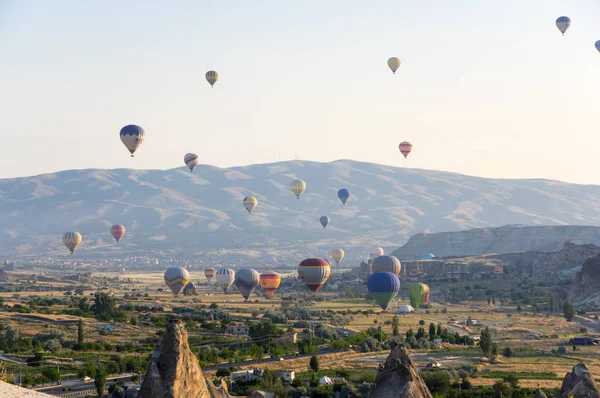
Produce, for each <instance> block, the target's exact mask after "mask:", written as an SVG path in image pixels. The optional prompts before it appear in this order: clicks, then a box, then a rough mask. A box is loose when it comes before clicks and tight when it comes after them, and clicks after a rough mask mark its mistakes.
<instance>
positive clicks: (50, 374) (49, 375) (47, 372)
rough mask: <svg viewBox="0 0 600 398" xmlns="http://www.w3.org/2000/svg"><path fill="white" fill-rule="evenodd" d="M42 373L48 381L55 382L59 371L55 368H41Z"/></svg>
mask: <svg viewBox="0 0 600 398" xmlns="http://www.w3.org/2000/svg"><path fill="white" fill-rule="evenodd" d="M42 374H43V375H44V377H46V379H48V381H49V382H50V383H56V382H57V381H59V380H60V372H59V371H58V369H56V368H45V369H44V370H42Z"/></svg>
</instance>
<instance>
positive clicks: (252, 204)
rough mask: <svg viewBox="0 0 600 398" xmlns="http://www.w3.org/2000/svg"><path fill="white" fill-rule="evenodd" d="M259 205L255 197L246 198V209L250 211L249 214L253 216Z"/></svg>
mask: <svg viewBox="0 0 600 398" xmlns="http://www.w3.org/2000/svg"><path fill="white" fill-rule="evenodd" d="M257 204H258V200H257V199H256V198H255V197H254V196H246V197H245V198H244V207H245V208H246V210H248V213H249V214H252V211H253V210H254V209H255V208H256V205H257Z"/></svg>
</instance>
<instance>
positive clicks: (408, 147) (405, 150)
mask: <svg viewBox="0 0 600 398" xmlns="http://www.w3.org/2000/svg"><path fill="white" fill-rule="evenodd" d="M398 148H399V149H400V152H401V153H402V154H403V155H404V159H406V157H407V156H408V154H409V153H410V151H412V144H411V143H410V142H408V141H402V142H401V143H400V145H398Z"/></svg>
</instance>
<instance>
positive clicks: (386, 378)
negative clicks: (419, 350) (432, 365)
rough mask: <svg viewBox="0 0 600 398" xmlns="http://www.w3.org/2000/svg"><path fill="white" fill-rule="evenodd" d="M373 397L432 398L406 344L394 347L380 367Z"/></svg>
mask: <svg viewBox="0 0 600 398" xmlns="http://www.w3.org/2000/svg"><path fill="white" fill-rule="evenodd" d="M371 398H431V392H429V389H428V388H427V386H426V385H425V382H424V381H423V378H422V377H421V375H420V374H419V372H418V371H417V368H416V367H415V365H414V364H413V362H412V359H411V358H410V356H409V355H408V350H407V348H406V346H405V345H404V344H399V345H397V346H396V347H394V349H393V350H392V352H391V354H390V355H389V356H388V357H387V359H386V361H385V364H384V365H383V366H380V367H379V371H378V372H377V377H376V378H375V385H374V386H373V393H372V394H371Z"/></svg>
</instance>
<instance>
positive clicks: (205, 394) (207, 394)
mask: <svg viewBox="0 0 600 398" xmlns="http://www.w3.org/2000/svg"><path fill="white" fill-rule="evenodd" d="M225 397H229V394H228V392H227V390H226V389H225V388H224V387H220V388H217V387H215V386H214V384H213V383H212V382H211V381H209V380H206V379H205V378H204V375H203V374H202V369H200V365H198V358H196V356H195V355H194V354H193V353H192V351H190V347H189V345H188V335H187V331H186V330H185V328H184V326H183V323H182V322H181V321H180V320H172V321H170V322H169V324H168V325H167V331H166V332H165V334H164V335H163V337H162V338H161V339H160V341H159V342H158V344H157V345H156V348H155V349H154V351H153V352H152V359H151V361H150V365H149V366H148V370H147V371H146V376H145V378H144V382H143V383H142V386H141V388H140V392H139V395H138V398H225Z"/></svg>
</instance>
